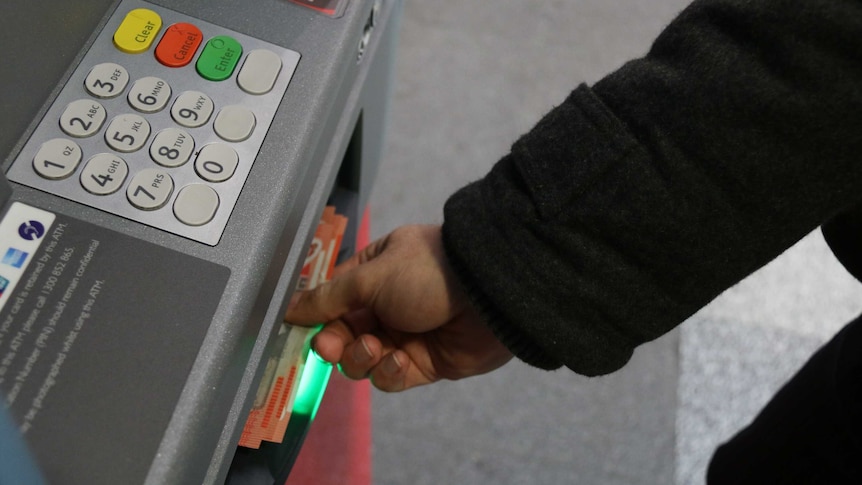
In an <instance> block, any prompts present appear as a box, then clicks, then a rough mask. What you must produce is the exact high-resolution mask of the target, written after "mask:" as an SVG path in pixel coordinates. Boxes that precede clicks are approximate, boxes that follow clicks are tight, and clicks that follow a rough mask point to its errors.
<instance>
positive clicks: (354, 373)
mask: <svg viewBox="0 0 862 485" xmlns="http://www.w3.org/2000/svg"><path fill="white" fill-rule="evenodd" d="M380 349H381V344H380V341H379V340H377V338H375V337H373V336H371V335H360V336H359V337H358V338H357V339H356V340H354V341H353V343H351V344H350V345H348V346H347V347H345V349H344V353H343V354H342V356H341V361H340V362H339V366H340V368H341V373H342V374H344V375H345V376H347V377H349V378H350V379H364V378H366V377H368V375H369V373H370V372H371V369H372V368H373V367H374V366H376V365H377V364H378V363H379V362H380V355H381V352H380Z"/></svg>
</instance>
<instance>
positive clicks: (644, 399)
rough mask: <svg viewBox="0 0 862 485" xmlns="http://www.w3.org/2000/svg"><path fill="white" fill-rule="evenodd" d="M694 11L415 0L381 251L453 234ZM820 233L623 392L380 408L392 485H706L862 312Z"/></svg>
mask: <svg viewBox="0 0 862 485" xmlns="http://www.w3.org/2000/svg"><path fill="white" fill-rule="evenodd" d="M686 4H687V2H686V1H685V0H546V1H542V2H539V1H529V0H494V1H493V2H492V1H486V2H463V1H455V0H435V1H424V2H423V1H419V0H407V4H406V8H405V16H404V18H403V23H402V27H401V41H400V47H399V48H400V52H399V54H398V60H397V64H396V84H395V90H394V92H393V102H392V106H391V108H392V111H391V118H390V126H389V132H388V133H389V134H388V142H387V148H386V152H385V156H384V160H383V161H382V166H381V170H380V174H379V177H378V180H377V183H376V186H375V192H374V193H373V195H372V198H371V211H372V236H373V237H379V236H382V235H383V234H385V233H386V232H388V231H390V230H392V229H394V228H395V227H397V226H399V225H402V224H406V223H413V222H441V221H442V206H443V202H444V201H445V200H446V198H447V197H448V196H449V195H450V194H451V193H452V192H454V191H455V190H457V189H458V188H459V187H461V186H462V185H464V184H466V183H468V182H470V181H472V180H475V179H477V178H479V177H481V176H482V175H483V174H484V173H485V172H486V171H488V170H489V169H490V167H491V166H492V164H493V163H494V162H496V161H497V160H498V159H499V158H500V157H501V156H502V155H503V154H505V153H506V152H507V151H508V149H509V146H510V145H511V143H512V142H513V141H514V140H515V139H516V138H517V137H518V136H519V135H520V134H522V133H523V132H525V131H527V130H528V129H529V128H530V127H531V126H532V125H533V124H534V123H535V122H536V121H537V120H538V119H539V118H540V117H541V116H542V115H543V114H544V113H546V112H547V111H548V110H550V109H551V108H552V107H553V106H554V105H555V104H558V103H560V102H561V101H562V100H563V99H564V98H565V96H566V95H567V94H568V93H569V91H570V90H571V89H573V88H574V87H575V86H576V85H577V84H578V83H581V82H586V83H593V82H595V81H597V80H598V79H600V78H601V77H602V76H603V75H605V74H607V73H609V72H610V71H612V70H614V69H615V68H617V67H619V66H620V65H621V64H622V63H623V62H625V61H626V60H628V59H631V58H634V57H638V56H640V55H642V54H644V53H645V52H646V50H647V49H648V48H649V45H650V43H651V41H652V39H654V38H655V36H656V35H657V34H658V33H659V32H660V31H661V29H662V28H663V27H664V26H665V25H666V24H667V23H668V22H669V21H670V20H671V19H672V18H673V17H674V16H675V15H676V14H677V13H678V12H679V11H680V10H681V9H682V8H683V7H684V6H685V5H686ZM860 302H862V298H860V286H859V285H858V283H856V282H855V281H854V280H853V279H852V278H851V277H850V276H849V275H847V274H846V273H845V272H844V271H843V269H842V268H841V267H840V265H839V264H838V263H837V262H836V261H835V260H834V258H833V257H832V256H831V254H830V252H829V250H828V249H827V248H826V246H825V243H824V242H823V240H822V237H821V236H820V234H819V232H815V233H813V234H812V235H810V236H809V237H807V238H806V239H804V240H803V241H802V242H800V243H799V244H798V245H797V246H795V247H794V248H792V249H791V250H790V251H788V252H787V253H786V254H785V255H783V256H781V257H780V258H778V259H777V260H776V261H774V262H773V263H771V264H770V265H768V266H767V267H766V268H764V269H763V270H761V271H759V272H758V273H756V274H755V275H753V276H751V277H750V278H749V279H747V280H745V281H743V282H742V283H741V284H739V285H738V286H736V287H734V288H732V289H730V290H729V291H728V292H726V293H725V294H724V295H722V296H721V297H720V298H718V299H717V300H716V301H714V302H713V303H712V304H710V305H709V306H708V307H706V308H704V309H703V310H702V311H701V312H699V313H698V314H696V315H695V316H694V317H692V318H691V319H690V320H689V321H687V322H685V323H684V324H683V325H682V326H680V328H679V329H677V330H676V331H674V332H672V333H670V334H668V335H666V336H665V337H663V338H661V339H659V340H657V341H655V342H652V343H650V344H647V345H645V346H643V347H642V348H640V349H638V351H637V352H636V354H635V356H634V358H633V359H632V361H631V363H630V364H629V365H628V366H626V367H625V368H624V369H623V370H621V371H619V372H618V373H616V374H613V375H611V376H607V377H602V378H594V379H587V378H584V377H581V376H577V375H575V374H573V373H571V372H569V371H564V370H561V371H557V372H543V371H539V370H536V369H532V368H529V367H527V366H526V365H523V364H521V363H519V362H512V363H510V364H508V365H507V366H505V367H504V368H503V369H501V370H499V371H497V372H495V373H492V374H490V375H487V376H482V377H477V378H473V379H468V380H466V381H461V382H446V383H441V384H438V385H434V386H430V387H427V388H421V389H416V390H411V391H409V392H405V393H402V394H396V395H388V394H383V393H375V394H374V397H373V413H374V414H373V416H374V428H373V429H374V450H373V451H374V476H375V480H374V483H375V484H377V485H389V484H393V485H394V484H399V485H401V484H410V485H423V484H486V483H494V484H497V485H506V484H531V485H540V484H559V483H576V484H601V485H617V484H619V485H623V484H626V485H635V484H637V485H645V484H662V485H666V484H671V483H673V484H677V485H683V484H684V485H689V484H700V483H703V482H704V478H703V476H704V470H705V467H706V464H707V463H708V460H709V457H710V455H711V453H712V450H713V449H714V448H715V446H716V445H717V444H719V443H721V442H722V441H723V440H725V439H727V438H728V437H730V436H732V435H733V433H734V432H735V431H736V430H738V429H739V428H740V427H741V426H743V425H744V424H745V423H746V422H747V421H749V420H750V419H751V418H752V417H753V416H754V414H755V413H756V412H757V410H758V409H759V408H760V407H761V406H762V405H763V404H764V403H765V401H766V400H767V399H768V398H769V396H770V395H771V394H772V393H773V392H774V391H775V390H776V389H777V387H778V386H780V385H781V383H782V382H783V381H784V380H786V379H787V378H788V377H789V376H790V375H791V374H792V372H793V371H794V369H796V368H797V367H798V366H799V365H801V364H802V363H803V362H804V361H805V359H806V358H807V356H808V355H809V354H810V353H811V352H812V350H813V349H815V348H816V347H817V346H818V345H820V344H821V343H822V342H824V341H825V340H826V339H828V338H829V337H830V336H831V335H832V334H834V332H835V331H836V330H837V329H838V328H840V326H841V325H842V324H843V323H844V322H846V321H847V320H849V319H850V318H851V317H853V316H855V315H856V314H857V313H858V312H859V311H860V309H862V304H860Z"/></svg>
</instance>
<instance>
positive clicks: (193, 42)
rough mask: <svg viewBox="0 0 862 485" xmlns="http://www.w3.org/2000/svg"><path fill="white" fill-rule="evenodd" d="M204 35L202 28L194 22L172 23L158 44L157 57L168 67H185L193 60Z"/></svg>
mask: <svg viewBox="0 0 862 485" xmlns="http://www.w3.org/2000/svg"><path fill="white" fill-rule="evenodd" d="M203 37H204V36H203V34H202V33H201V29H199V28H197V27H195V26H194V25H192V24H189V23H185V22H181V23H178V24H174V25H171V26H170V27H168V30H167V31H166V32H165V35H164V36H162V40H160V41H159V45H158V46H156V59H158V60H159V62H161V63H162V64H164V65H166V66H168V67H183V66H185V65H186V64H188V63H189V62H191V61H192V58H193V57H194V56H195V52H196V51H197V50H198V47H200V45H201V41H202V40H203Z"/></svg>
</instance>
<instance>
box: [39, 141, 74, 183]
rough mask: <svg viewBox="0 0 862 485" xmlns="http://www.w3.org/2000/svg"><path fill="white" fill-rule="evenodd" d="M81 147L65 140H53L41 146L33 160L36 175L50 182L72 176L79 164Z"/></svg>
mask: <svg viewBox="0 0 862 485" xmlns="http://www.w3.org/2000/svg"><path fill="white" fill-rule="evenodd" d="M81 156H82V155H81V147H79V146H78V144H77V143H75V142H73V141H71V140H67V139H65V138H54V139H53V140H48V141H46V142H45V143H43V144H42V146H41V147H40V148H39V151H37V152H36V156H35V157H34V158H33V169H34V170H36V173H38V174H39V175H41V176H42V177H45V178H46V179H51V180H60V179H64V178H66V177H68V176H69V175H72V173H73V172H74V171H75V169H76V168H78V164H79V163H81Z"/></svg>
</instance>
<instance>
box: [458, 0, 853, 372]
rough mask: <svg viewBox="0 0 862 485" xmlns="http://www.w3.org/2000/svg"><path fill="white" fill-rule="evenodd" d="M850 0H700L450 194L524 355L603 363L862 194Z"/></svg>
mask: <svg viewBox="0 0 862 485" xmlns="http://www.w3.org/2000/svg"><path fill="white" fill-rule="evenodd" d="M860 188H862V2H859V1H846V0H807V1H806V2H797V1H789V0H761V1H744V0H705V1H696V2H694V3H693V4H692V5H691V6H690V7H689V8H687V9H686V10H685V11H684V12H683V13H682V14H681V15H680V16H679V17H678V18H677V19H676V20H675V21H674V22H672V23H671V24H670V25H669V26H668V27H667V29H665V31H664V32H663V33H662V34H661V36H660V37H659V38H658V39H657V40H656V42H655V43H654V45H653V47H652V49H651V50H650V52H649V54H648V55H647V56H646V57H644V58H642V59H638V60H635V61H632V62H630V63H628V64H626V65H624V66H623V67H622V68H621V69H619V70H618V71H616V72H614V73H612V74H610V75H609V76H607V77H606V78H604V79H602V80H601V81H599V82H598V83H597V84H596V85H594V86H593V87H592V88H590V87H587V86H581V87H579V88H578V89H576V90H575V91H574V92H573V93H572V94H571V95H570V96H569V98H568V99H566V100H565V101H564V102H563V103H562V104H561V105H560V106H558V107H557V108H555V109H554V110H552V111H551V112H550V113H549V114H548V115H547V116H546V117H545V118H543V119H542V120H541V121H540V122H539V123H538V125H537V126H536V127H535V128H534V129H533V130H531V131H530V132H529V133H527V134H526V135H524V136H523V137H522V138H521V139H520V140H518V141H517V142H516V143H515V145H514V146H513V148H512V151H511V153H510V154H509V155H507V156H506V157H504V158H503V159H502V160H501V161H500V162H499V163H498V164H497V165H496V166H495V167H494V168H493V169H492V171H491V172H490V173H489V174H488V175H487V176H486V177H485V178H484V179H482V180H480V181H477V182H475V183H473V184H471V185H469V186H467V187H465V188H463V189H461V190H460V191H459V192H457V193H456V194H455V195H453V196H452V197H451V198H450V199H449V201H448V202H447V204H446V207H445V210H444V214H445V222H444V226H443V235H444V242H445V246H446V250H447V254H448V257H449V258H450V260H451V261H452V264H453V267H454V268H455V269H456V271H457V272H458V274H459V276H460V279H461V281H462V282H463V284H464V286H465V287H466V288H467V290H468V292H469V293H470V295H471V297H472V299H473V301H474V303H475V304H476V306H477V307H478V308H479V309H480V310H481V311H482V312H483V313H484V314H485V316H486V318H487V320H488V321H489V324H490V325H491V327H492V328H494V330H495V331H496V333H497V335H498V336H499V337H500V338H501V340H503V342H504V343H505V344H506V345H507V346H509V348H510V349H512V350H513V352H514V353H515V354H516V355H517V356H518V357H520V358H521V359H522V360H524V361H526V362H528V363H530V364H533V365H536V366H539V367H543V368H555V367H559V366H562V365H564V366H567V367H569V368H571V369H572V370H574V371H576V372H579V373H582V374H585V375H597V374H604V373H608V372H611V371H614V370H616V369H618V368H619V367H621V366H622V365H624V364H625V363H626V362H627V361H628V359H629V358H630V356H631V354H632V352H633V349H634V348H635V347H636V346H638V345H640V344H641V343H644V342H646V341H649V340H652V339H655V338H657V337H658V336H660V335H662V334H664V333H665V332H667V331H669V330H670V329H672V328H673V327H675V326H676V325H678V324H679V323H681V322H682V321H683V320H684V319H686V318H687V317H688V316H690V315H691V314H693V313H694V312H695V311H697V310H698V309H700V308H701V307H703V306H704V305H705V304H706V303H708V302H709V301H710V300H712V299H713V298H715V297H716V296H717V295H719V294H720V293H721V292H722V291H724V290H725V289H727V288H728V287H730V286H732V285H734V284H735V283H737V282H738V281H740V280H741V279H742V278H744V277H745V276H747V275H749V274H750V273H752V272H753V271H755V270H756V269H758V268H760V267H761V266H763V265H764V264H766V263H767V262H769V261H770V260H772V259H773V258H775V257H776V256H778V255H779V254H780V253H782V252H783V251H784V250H785V249H787V248H788V247H790V246H791V245H793V244H794V243H795V242H796V241H798V240H799V239H800V238H801V237H803V236H804V235H805V234H807V233H808V232H810V231H811V230H813V229H814V228H816V227H817V226H818V225H820V224H821V223H823V222H824V221H825V220H827V219H829V218H830V217H831V216H833V215H835V214H837V213H839V212H840V211H841V210H842V209H845V208H847V207H849V206H850V205H852V204H853V203H855V202H857V201H859V200H860V199H862V198H860V194H862V190H860Z"/></svg>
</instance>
